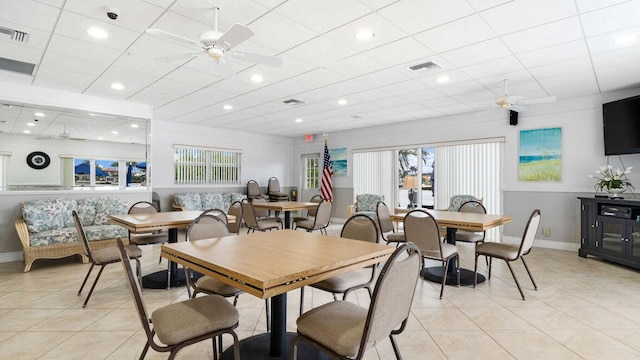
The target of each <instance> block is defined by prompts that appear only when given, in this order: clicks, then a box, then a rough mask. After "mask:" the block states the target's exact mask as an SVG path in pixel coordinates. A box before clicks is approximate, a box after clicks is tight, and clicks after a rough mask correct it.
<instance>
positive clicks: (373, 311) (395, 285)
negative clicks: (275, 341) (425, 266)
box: [291, 243, 422, 360]
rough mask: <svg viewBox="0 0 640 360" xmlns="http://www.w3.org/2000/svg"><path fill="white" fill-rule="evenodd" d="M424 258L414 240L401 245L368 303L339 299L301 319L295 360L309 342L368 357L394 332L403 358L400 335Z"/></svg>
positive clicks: (346, 355) (342, 354) (345, 355)
mask: <svg viewBox="0 0 640 360" xmlns="http://www.w3.org/2000/svg"><path fill="white" fill-rule="evenodd" d="M421 264H422V259H421V256H420V250H419V249H418V247H417V246H416V245H414V244H408V243H405V244H402V245H400V246H399V247H398V248H397V249H396V250H395V251H394V252H393V254H392V255H391V256H390V258H389V259H388V260H387V262H386V263H385V265H384V267H383V268H382V271H381V272H380V276H378V280H377V282H376V285H375V290H374V292H373V296H372V297H371V304H370V305H369V307H368V308H365V307H362V306H360V305H356V304H354V303H352V302H349V301H333V302H330V303H328V304H324V305H322V306H319V307H317V308H314V309H311V310H310V311H308V312H306V313H304V314H303V315H302V316H300V317H299V318H298V320H297V321H296V323H297V327H298V329H297V335H296V337H295V338H294V339H293V341H292V343H291V359H294V360H295V359H297V347H298V343H299V342H300V341H305V342H307V343H309V344H311V345H313V346H314V347H316V348H318V349H320V350H322V351H323V352H325V353H327V354H329V355H330V356H331V357H333V358H339V359H362V358H364V356H365V351H366V350H367V349H369V348H370V347H372V346H373V345H374V344H376V343H378V342H379V341H381V340H383V339H384V338H385V337H387V336H388V337H389V340H390V341H391V346H392V347H393V352H394V354H395V356H396V359H401V358H402V357H401V355H400V349H399V348H398V344H397V343H396V341H395V338H394V336H395V335H398V334H400V333H402V332H403V330H404V329H405V327H406V324H407V320H408V318H409V314H410V311H411V303H412V302H413V296H414V293H415V290H416V285H417V282H418V274H419V271H420V268H421Z"/></svg>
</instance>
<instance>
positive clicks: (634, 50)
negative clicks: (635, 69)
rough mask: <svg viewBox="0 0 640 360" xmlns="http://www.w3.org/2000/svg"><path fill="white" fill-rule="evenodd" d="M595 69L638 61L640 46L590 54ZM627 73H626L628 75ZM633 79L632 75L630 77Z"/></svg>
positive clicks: (639, 59) (639, 60)
mask: <svg viewBox="0 0 640 360" xmlns="http://www.w3.org/2000/svg"><path fill="white" fill-rule="evenodd" d="M592 60H593V66H594V68H595V69H596V70H598V69H600V68H605V67H611V66H617V65H623V64H629V63H636V62H640V46H633V47H628V48H624V49H619V50H616V51H609V52H606V53H601V54H596V55H593V56H592ZM628 75H629V74H627V76H628ZM631 78H632V79H633V77H631Z"/></svg>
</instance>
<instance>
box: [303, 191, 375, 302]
mask: <svg viewBox="0 0 640 360" xmlns="http://www.w3.org/2000/svg"><path fill="white" fill-rule="evenodd" d="M323 203H327V202H323ZM318 214H320V211H318ZM379 236H380V235H379V232H378V226H377V225H376V223H375V221H373V219H372V218H370V217H369V216H367V215H353V216H352V217H350V218H349V219H347V221H345V223H344V225H343V226H342V231H341V232H340V237H341V238H345V239H353V240H362V241H368V242H372V243H377V242H379ZM375 276H376V266H375V265H373V266H370V267H367V268H364V269H358V270H354V271H350V272H347V273H344V274H340V275H336V276H334V277H331V278H329V279H326V280H322V281H320V282H317V283H315V284H311V285H309V286H311V287H313V288H316V289H320V290H324V291H327V292H330V293H331V294H332V295H333V300H336V301H337V300H338V298H337V296H336V294H342V300H345V299H346V298H347V295H349V293H351V292H352V291H354V290H357V289H362V288H365V289H367V292H368V293H369V297H371V284H373V280H374V278H375ZM303 311H304V287H301V288H300V314H302V312H303Z"/></svg>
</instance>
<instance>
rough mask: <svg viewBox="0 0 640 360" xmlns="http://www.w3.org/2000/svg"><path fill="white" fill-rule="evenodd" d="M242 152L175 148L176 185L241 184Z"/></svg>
mask: <svg viewBox="0 0 640 360" xmlns="http://www.w3.org/2000/svg"><path fill="white" fill-rule="evenodd" d="M241 155H242V152H240V151H235V150H227V149H207V148H194V147H184V146H175V160H174V168H175V183H176V184H239V183H240V164H241Z"/></svg>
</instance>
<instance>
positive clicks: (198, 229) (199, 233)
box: [184, 213, 271, 331]
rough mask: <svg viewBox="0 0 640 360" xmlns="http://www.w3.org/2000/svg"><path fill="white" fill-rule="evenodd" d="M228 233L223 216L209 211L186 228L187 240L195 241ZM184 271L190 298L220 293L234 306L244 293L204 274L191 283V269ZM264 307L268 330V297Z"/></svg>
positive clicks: (269, 325)
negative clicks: (220, 216) (231, 301)
mask: <svg viewBox="0 0 640 360" xmlns="http://www.w3.org/2000/svg"><path fill="white" fill-rule="evenodd" d="M229 235H230V233H229V229H228V227H227V224H226V223H224V220H223V218H219V217H217V216H215V215H212V214H211V213H209V214H201V215H200V216H198V217H197V218H195V219H194V220H193V221H192V222H191V224H189V227H188V228H187V241H197V240H201V239H208V238H216V237H223V236H229ZM184 271H185V279H186V281H187V292H188V293H189V297H190V298H195V297H196V295H198V294H199V293H204V294H209V295H212V294H213V295H220V296H222V297H233V306H236V304H237V303H238V297H239V296H240V294H242V293H244V291H242V290H240V289H237V288H235V287H233V286H231V285H228V284H226V283H224V282H222V281H220V280H218V279H216V278H212V277H210V276H206V275H203V276H201V277H200V278H198V279H197V280H196V282H195V283H193V282H192V277H193V271H192V270H191V269H189V268H188V267H185V268H184ZM191 288H193V293H192V292H191ZM265 309H266V310H265V313H266V316H267V319H266V320H267V331H270V330H271V321H270V319H269V316H270V308H269V300H268V299H265Z"/></svg>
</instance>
